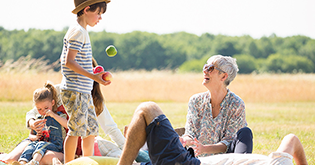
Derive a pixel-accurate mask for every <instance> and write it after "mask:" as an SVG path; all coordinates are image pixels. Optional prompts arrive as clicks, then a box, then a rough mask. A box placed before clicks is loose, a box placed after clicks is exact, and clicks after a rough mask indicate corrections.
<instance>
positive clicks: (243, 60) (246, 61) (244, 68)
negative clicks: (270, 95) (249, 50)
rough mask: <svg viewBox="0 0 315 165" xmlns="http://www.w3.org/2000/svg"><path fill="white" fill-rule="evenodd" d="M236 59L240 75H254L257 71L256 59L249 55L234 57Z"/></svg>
mask: <svg viewBox="0 0 315 165" xmlns="http://www.w3.org/2000/svg"><path fill="white" fill-rule="evenodd" d="M233 57H234V58H236V63H237V65H238V69H239V73H252V72H253V71H254V70H256V62H255V58H254V57H253V56H251V55H248V54H241V55H235V56H233Z"/></svg>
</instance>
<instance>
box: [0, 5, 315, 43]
mask: <svg viewBox="0 0 315 165" xmlns="http://www.w3.org/2000/svg"><path fill="white" fill-rule="evenodd" d="M1 6H2V9H1V10H0V15H1V18H0V26H2V27H4V28H6V29H9V30H12V29H24V30H28V29H29V28H36V29H55V30H61V29H63V28H64V27H67V26H70V25H71V24H73V22H74V21H75V20H76V16H75V15H74V14H72V13H71V11H72V10H73V9H74V3H73V0H27V1H25V0H7V1H2V2H1ZM314 9H315V1H313V0H195V1H193V0H190V1H188V0H159V1H153V0H133V1H131V0H112V2H110V3H109V4H108V9H107V12H106V13H105V14H104V15H103V20H102V21H101V22H100V23H99V24H98V25H97V26H95V27H93V28H88V30H89V31H103V30H106V31H107V32H116V33H128V32H132V31H134V30H139V31H147V32H153V33H158V34H165V33H173V32H179V31H185V32H188V33H194V34H196V35H201V34H202V33H211V34H215V35H217V34H223V35H230V36H242V35H250V36H252V37H254V38H260V37H262V36H269V35H271V34H272V33H275V34H276V35H277V36H280V37H286V36H292V35H305V36H309V37H311V38H313V39H315V10H314Z"/></svg>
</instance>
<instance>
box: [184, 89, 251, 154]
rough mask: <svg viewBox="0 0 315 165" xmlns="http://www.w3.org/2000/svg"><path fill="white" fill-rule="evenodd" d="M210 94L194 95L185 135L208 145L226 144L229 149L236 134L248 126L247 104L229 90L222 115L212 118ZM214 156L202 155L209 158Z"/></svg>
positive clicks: (222, 105)
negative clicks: (246, 117) (246, 116)
mask: <svg viewBox="0 0 315 165" xmlns="http://www.w3.org/2000/svg"><path fill="white" fill-rule="evenodd" d="M210 100H211V96H210V92H209V91H208V92H204V93H198V94H195V95H193V96H192V97H191V98H190V100H189V103H188V113H187V119H186V125H185V135H189V136H191V137H194V138H197V140H198V141H199V142H200V143H202V144H204V145H206V144H216V143H224V144H225V145H226V146H227V148H229V146H230V144H231V142H232V140H233V136H234V134H236V132H237V131H238V130H239V129H241V128H243V127H245V126H247V122H246V119H245V104H244V102H243V100H242V99H241V98H240V97H238V96H237V95H236V94H234V93H233V92H231V91H230V90H228V92H227V94H226V96H225V98H224V99H223V101H222V103H221V104H220V106H221V108H220V113H219V114H218V116H217V117H215V118H213V117H212V108H211V103H210ZM208 155H212V154H202V155H200V156H208Z"/></svg>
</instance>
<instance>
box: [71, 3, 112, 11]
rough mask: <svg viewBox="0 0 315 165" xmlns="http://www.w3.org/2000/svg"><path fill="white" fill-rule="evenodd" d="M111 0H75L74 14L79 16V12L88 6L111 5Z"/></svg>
mask: <svg viewBox="0 0 315 165" xmlns="http://www.w3.org/2000/svg"><path fill="white" fill-rule="evenodd" d="M110 1H111V0H74V6H75V9H74V10H72V13H73V14H77V13H78V12H79V11H81V10H82V9H84V8H85V7H87V6H90V5H93V4H95V3H99V2H106V3H109V2H110Z"/></svg>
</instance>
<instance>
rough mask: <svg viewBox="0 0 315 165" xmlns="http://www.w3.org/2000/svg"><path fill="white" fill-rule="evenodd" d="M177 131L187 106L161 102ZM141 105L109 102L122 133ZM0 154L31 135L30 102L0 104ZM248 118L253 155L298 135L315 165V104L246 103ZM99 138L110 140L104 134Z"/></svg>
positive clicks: (269, 149) (271, 148) (265, 151)
mask: <svg viewBox="0 0 315 165" xmlns="http://www.w3.org/2000/svg"><path fill="white" fill-rule="evenodd" d="M158 104H159V105H160V107H161V108H162V110H163V111H164V113H165V114H166V116H168V118H169V119H170V121H171V123H172V125H173V127H174V128H177V127H183V126H185V121H186V113H187V103H181V102H179V103H178V102H160V103H158ZM138 105H139V102H130V103H121V102H119V103H118V102H116V103H112V102H110V103H109V102H107V103H106V106H107V108H108V109H109V111H110V113H111V115H112V117H113V119H114V120H115V122H116V123H117V125H118V127H119V128H120V129H121V131H122V130H123V128H124V126H125V125H128V124H129V122H130V121H131V118H132V115H133V112H134V110H135V109H136V107H137V106H138ZM0 107H1V108H0V132H1V133H0V152H10V151H11V150H12V149H13V148H14V147H15V145H16V144H18V142H20V141H21V140H23V139H25V138H26V137H27V136H28V133H29V130H28V129H26V128H25V114H26V112H27V111H28V110H30V109H31V108H32V103H31V102H0ZM246 115H247V116H246V118H247V122H248V125H249V127H250V128H251V129H252V130H253V133H254V151H253V152H254V153H257V154H264V155H268V154H269V153H270V152H272V151H275V150H276V149H277V147H278V146H279V144H280V142H281V139H282V138H283V137H284V136H285V135H286V134H289V133H294V134H296V135H297V136H298V137H299V138H300V140H301V141H302V144H303V146H304V148H305V152H306V156H307V159H308V162H309V164H315V163H313V162H315V138H314V135H315V103H313V102H298V103H246ZM100 136H102V137H104V138H106V139H109V137H108V136H106V135H105V134H104V132H103V131H101V132H100Z"/></svg>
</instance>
